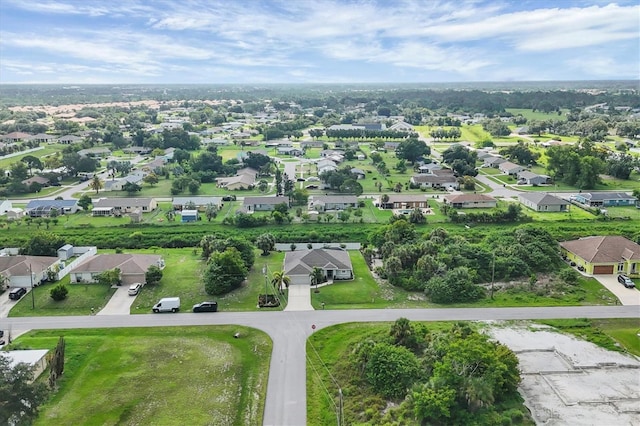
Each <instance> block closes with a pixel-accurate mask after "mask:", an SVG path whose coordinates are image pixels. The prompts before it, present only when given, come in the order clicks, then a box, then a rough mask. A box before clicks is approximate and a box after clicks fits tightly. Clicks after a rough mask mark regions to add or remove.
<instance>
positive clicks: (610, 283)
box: [593, 275, 640, 306]
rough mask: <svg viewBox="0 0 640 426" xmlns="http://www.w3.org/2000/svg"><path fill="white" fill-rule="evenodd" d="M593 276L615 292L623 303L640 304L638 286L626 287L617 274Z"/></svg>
mask: <svg viewBox="0 0 640 426" xmlns="http://www.w3.org/2000/svg"><path fill="white" fill-rule="evenodd" d="M593 278H595V279H596V280H598V282H599V283H600V284H602V285H603V286H605V287H606V288H607V289H608V290H609V291H610V292H611V293H613V294H615V295H616V297H617V298H618V299H620V303H622V304H623V305H636V306H638V305H640V291H638V289H637V288H626V287H625V286H623V285H622V284H620V283H619V282H618V276H617V275H594V276H593Z"/></svg>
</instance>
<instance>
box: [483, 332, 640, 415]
mask: <svg viewBox="0 0 640 426" xmlns="http://www.w3.org/2000/svg"><path fill="white" fill-rule="evenodd" d="M488 333H489V334H490V335H491V336H493V337H494V338H495V339H496V340H498V341H500V342H502V343H503V344H505V345H507V346H508V347H509V348H511V349H512V350H513V351H514V352H515V353H516V354H517V356H518V358H519V360H520V369H521V371H522V383H521V385H520V393H521V395H522V396H523V397H524V399H525V404H526V405H527V407H529V409H530V410H531V413H532V415H533V418H534V419H535V421H536V423H537V424H549V425H572V426H573V425H640V402H639V401H640V359H638V358H637V357H635V356H633V355H625V354H621V353H618V352H611V351H608V350H606V349H603V348H600V347H598V346H596V345H594V344H592V343H589V342H585V341H582V340H578V339H576V338H574V337H572V336H568V335H564V334H560V333H557V332H554V331H553V329H551V328H549V327H546V326H539V325H535V326H533V325H530V326H529V327H527V326H524V325H523V326H518V327H511V326H510V327H509V328H501V327H500V326H499V325H498V324H496V325H495V326H492V327H491V328H490V329H489V330H488Z"/></svg>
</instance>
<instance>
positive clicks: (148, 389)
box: [14, 326, 271, 425]
mask: <svg viewBox="0 0 640 426" xmlns="http://www.w3.org/2000/svg"><path fill="white" fill-rule="evenodd" d="M236 332H241V333H242V339H234V338H233V334H234V333H236ZM59 336H64V338H65V340H66V350H65V358H66V363H65V370H64V375H63V376H62V379H61V380H60V382H59V385H60V388H59V390H58V391H57V392H56V393H55V394H53V395H52V397H51V398H50V400H49V402H48V403H46V404H45V405H44V406H43V407H42V409H41V414H40V416H39V418H38V420H37V421H36V423H35V424H36V425H51V424H166V425H174V424H175V425H178V424H186V423H189V424H220V425H232V424H260V423H261V421H262V416H263V412H264V395H265V392H266V385H267V375H268V371H269V358H270V354H271V341H270V339H269V338H268V337H267V336H266V335H265V334H264V333H262V332H260V331H257V330H255V329H249V328H246V327H240V326H218V327H171V328H144V329H142V328H130V329H93V330H91V329H87V330H47V331H33V332H30V333H28V334H26V335H24V336H21V337H20V338H18V339H17V340H16V341H15V342H14V346H15V347H18V348H46V349H51V348H54V347H55V345H56V343H57V340H58V338H59ZM46 375H47V374H46V373H45V374H44V375H43V376H46ZM43 379H46V377H43ZM80 407H81V408H80Z"/></svg>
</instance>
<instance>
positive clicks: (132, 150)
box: [122, 146, 152, 155]
mask: <svg viewBox="0 0 640 426" xmlns="http://www.w3.org/2000/svg"><path fill="white" fill-rule="evenodd" d="M151 151H152V150H151V148H149V147H146V146H129V147H127V148H122V152H125V153H128V154H137V155H145V154H149V153H150V152H151Z"/></svg>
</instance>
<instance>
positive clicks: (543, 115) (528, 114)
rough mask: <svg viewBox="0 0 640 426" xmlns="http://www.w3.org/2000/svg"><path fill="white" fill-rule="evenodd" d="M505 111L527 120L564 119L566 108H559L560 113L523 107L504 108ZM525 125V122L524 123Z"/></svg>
mask: <svg viewBox="0 0 640 426" xmlns="http://www.w3.org/2000/svg"><path fill="white" fill-rule="evenodd" d="M505 111H507V112H510V113H511V114H513V115H514V116H516V115H521V116H523V117H524V118H526V119H527V120H540V121H543V120H566V119H567V118H566V116H565V113H566V112H567V111H566V110H560V114H558V113H557V112H550V113H547V112H542V111H533V110H530V109H524V108H505ZM525 126H526V124H525Z"/></svg>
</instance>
